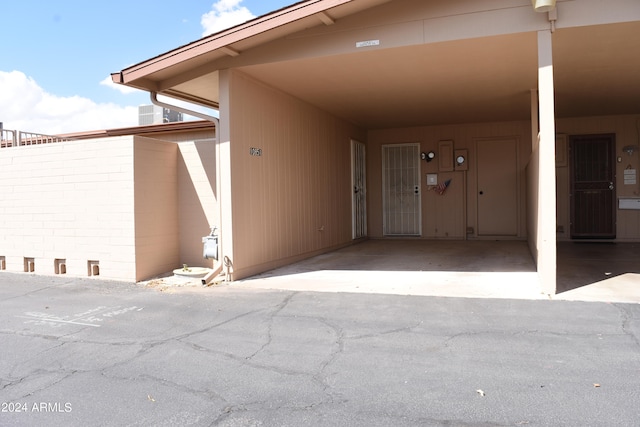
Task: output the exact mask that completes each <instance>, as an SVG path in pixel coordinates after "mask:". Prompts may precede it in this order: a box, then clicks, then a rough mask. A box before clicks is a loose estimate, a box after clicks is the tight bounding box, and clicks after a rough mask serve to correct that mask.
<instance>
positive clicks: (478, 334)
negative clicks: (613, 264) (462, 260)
mask: <svg viewBox="0 0 640 427" xmlns="http://www.w3.org/2000/svg"><path fill="white" fill-rule="evenodd" d="M0 405H1V407H0V425H1V426H37V425H42V426H86V425H93V426H121V425H131V426H147V425H154V426H163V425H166V426H168V425H171V426H174V425H194V426H300V425H308V426H316V425H326V426H415V425H422V426H477V425H479V426H506V425H511V426H516V425H527V426H534V425H539V426H551V425H553V426H558V425H567V426H586V425H592V426H603V425H607V426H613V425H620V426H630V425H638V420H640V305H638V304H618V303H599V302H572V301H551V300H511V299H491V298H483V299H474V298H444V297H426V296H407V295H404V296H403V295H384V294H367V293H358V294H354V293H345V292H335V293H330V292H325V293H316V292H303V291H287V290H260V289H244V288H238V287H234V285H221V286H217V287H211V288H203V287H188V288H171V287H168V288H157V287H155V288H154V287H147V288H145V287H142V286H141V285H134V284H127V283H117V282H107V281H98V280H92V279H81V278H68V277H44V276H33V275H30V274H11V273H2V274H0Z"/></svg>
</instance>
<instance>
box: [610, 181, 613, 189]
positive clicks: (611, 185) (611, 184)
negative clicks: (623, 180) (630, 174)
mask: <svg viewBox="0 0 640 427" xmlns="http://www.w3.org/2000/svg"><path fill="white" fill-rule="evenodd" d="M609 190H613V182H610V183H609Z"/></svg>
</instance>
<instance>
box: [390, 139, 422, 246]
mask: <svg viewBox="0 0 640 427" xmlns="http://www.w3.org/2000/svg"><path fill="white" fill-rule="evenodd" d="M382 206H383V230H382V231H383V234H384V235H385V236H419V235H420V234H421V225H422V221H421V215H420V212H421V209H420V145H419V144H394V145H384V146H383V147H382Z"/></svg>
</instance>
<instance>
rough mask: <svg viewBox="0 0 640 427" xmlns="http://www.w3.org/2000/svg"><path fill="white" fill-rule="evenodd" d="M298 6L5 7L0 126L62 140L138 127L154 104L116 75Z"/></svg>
mask: <svg viewBox="0 0 640 427" xmlns="http://www.w3.org/2000/svg"><path fill="white" fill-rule="evenodd" d="M296 2H297V0H184V1H167V0H154V1H152V0H126V1H125V0H109V1H88V0H5V1H2V7H1V8H0V16H1V17H2V19H1V20H0V40H1V41H2V43H0V122H2V123H3V127H4V129H15V130H21V131H26V132H34V133H42V134H47V135H56V134H62V133H71V132H81V131H88V130H101V129H116V128H120V127H129V126H136V125H137V124H138V106H139V105H143V104H150V103H151V102H150V100H149V94H148V93H147V92H143V91H138V90H132V89H130V90H125V89H128V88H126V87H122V86H119V85H114V84H113V83H111V77H110V74H111V73H114V72H119V71H121V70H122V69H124V68H127V67H128V66H130V65H133V64H137V63H139V62H142V61H145V60H147V59H150V58H152V57H154V56H157V55H160V54H162V53H165V52H167V51H170V50H172V49H175V48H177V47H179V46H182V45H185V44H188V43H191V42H193V41H196V40H198V39H200V38H201V37H204V36H206V35H208V34H212V33H215V32H218V31H220V30H223V29H225V28H229V27H232V26H234V25H237V24H240V23H242V22H245V21H247V20H250V19H252V18H254V17H257V16H261V15H264V14H267V13H270V12H273V11H275V10H278V9H281V8H283V7H286V6H289V5H291V4H294V3H296Z"/></svg>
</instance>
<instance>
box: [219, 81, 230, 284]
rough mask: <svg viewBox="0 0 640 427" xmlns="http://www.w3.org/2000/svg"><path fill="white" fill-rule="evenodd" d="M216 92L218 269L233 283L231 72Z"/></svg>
mask: <svg viewBox="0 0 640 427" xmlns="http://www.w3.org/2000/svg"><path fill="white" fill-rule="evenodd" d="M219 73H220V74H219V79H218V80H219V83H218V84H219V85H220V87H219V90H220V92H219V93H220V98H219V104H220V129H216V134H217V137H218V138H217V141H216V144H217V148H218V150H217V153H216V154H217V164H216V168H217V170H218V203H220V232H219V236H220V250H219V254H220V261H222V263H223V264H222V269H223V271H224V272H225V273H226V274H227V276H226V278H227V280H233V275H232V273H233V214H232V209H231V207H232V194H231V131H230V129H231V123H230V99H229V98H230V93H229V90H230V86H231V72H230V71H229V70H221V71H220V72H219Z"/></svg>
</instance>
